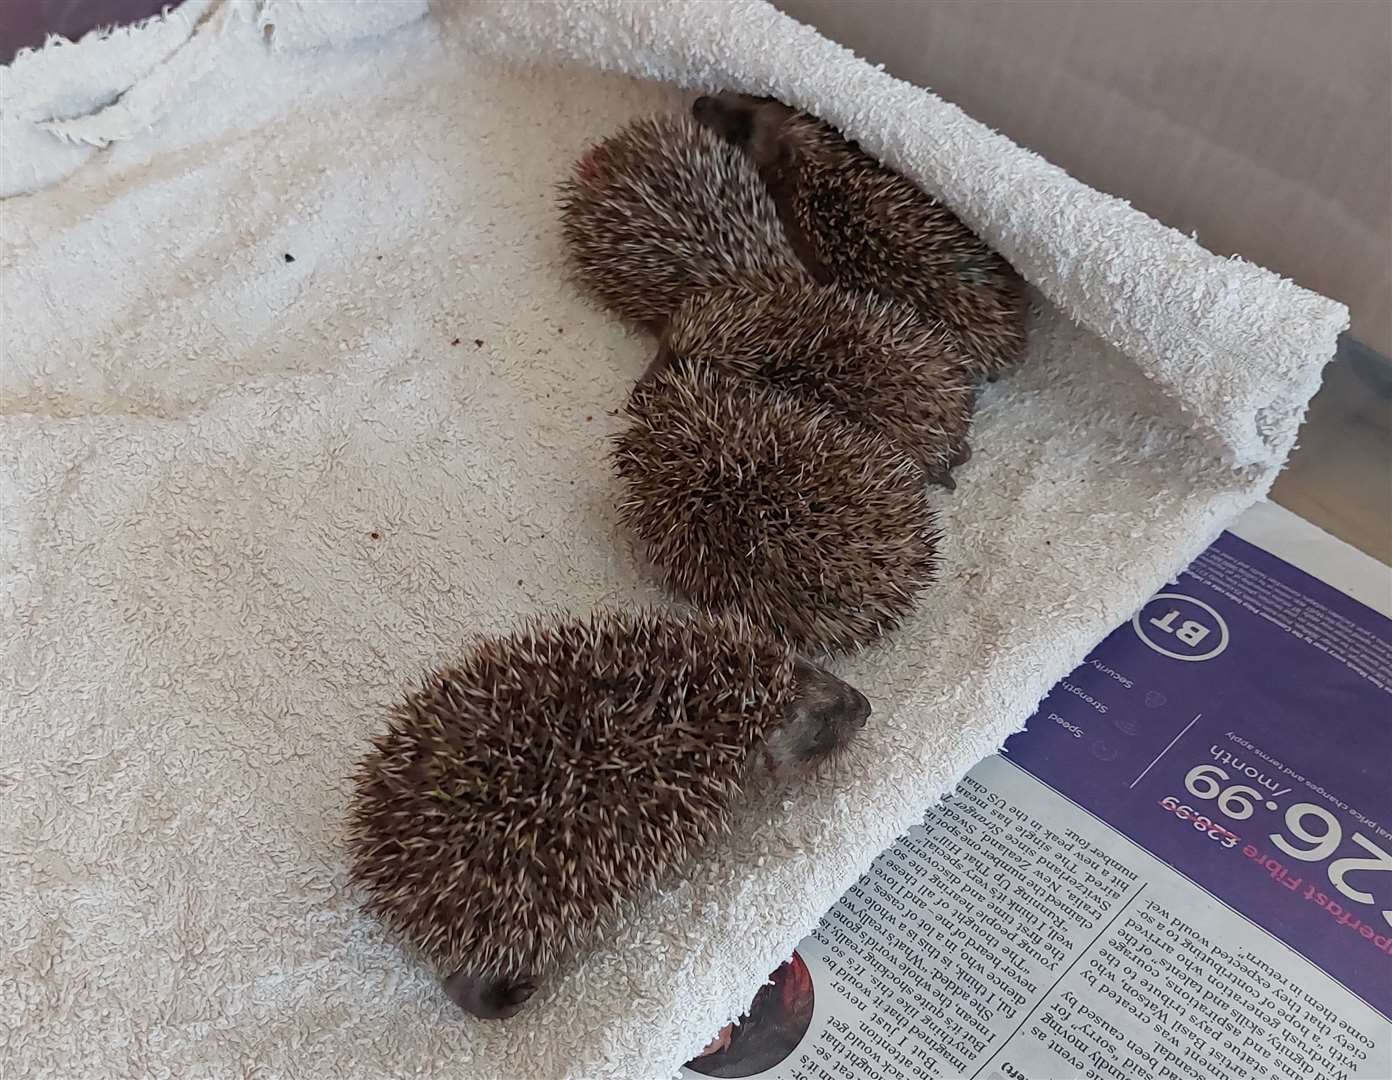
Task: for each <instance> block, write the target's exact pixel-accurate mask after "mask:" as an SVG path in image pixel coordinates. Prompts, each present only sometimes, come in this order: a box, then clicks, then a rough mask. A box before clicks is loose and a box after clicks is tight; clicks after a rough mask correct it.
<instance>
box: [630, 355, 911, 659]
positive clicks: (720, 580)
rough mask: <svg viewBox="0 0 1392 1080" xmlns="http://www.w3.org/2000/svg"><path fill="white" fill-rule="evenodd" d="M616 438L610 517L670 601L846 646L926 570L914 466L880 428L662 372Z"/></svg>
mask: <svg viewBox="0 0 1392 1080" xmlns="http://www.w3.org/2000/svg"><path fill="white" fill-rule="evenodd" d="M627 412H628V415H629V417H630V418H631V420H632V423H631V424H630V425H629V427H628V428H627V430H625V431H623V432H621V433H620V434H619V435H618V436H617V437H616V440H615V442H616V446H615V450H614V463H615V468H616V469H617V471H618V474H619V476H620V478H621V479H622V481H623V483H624V485H625V487H626V491H625V493H624V496H623V497H622V500H621V502H620V506H619V513H620V517H621V519H622V520H623V521H624V522H625V523H626V524H627V525H629V526H630V527H631V528H632V529H633V530H634V531H635V532H636V533H637V534H638V536H639V537H640V538H641V539H642V540H643V541H644V542H645V543H646V544H647V549H648V553H649V555H650V557H651V558H652V560H653V562H655V563H656V564H657V565H658V566H659V567H660V568H661V569H662V571H663V574H664V576H665V579H666V582H667V585H668V587H669V588H671V589H672V590H673V591H674V592H676V593H677V594H678V595H680V596H683V597H686V598H687V599H689V600H691V601H692V602H694V603H696V604H698V605H700V606H702V607H705V608H708V609H715V610H733V611H737V612H739V613H740V614H741V615H743V616H744V617H746V618H748V619H750V620H751V621H753V622H754V623H756V624H758V625H761V626H767V627H769V628H770V629H772V630H775V631H777V632H779V633H781V634H782V635H783V636H784V637H785V638H786V640H788V641H789V642H791V643H792V644H794V645H797V646H799V647H808V648H814V649H822V650H827V651H833V650H849V649H855V648H858V647H861V646H863V645H865V644H867V643H869V642H871V641H873V640H875V639H876V638H878V637H879V636H881V635H882V634H884V633H885V632H887V631H889V630H892V629H893V628H894V627H895V626H897V625H898V623H899V622H900V621H901V620H902V619H903V618H904V616H905V615H907V614H908V612H909V610H910V609H911V608H912V606H913V603H914V601H915V599H916V598H917V596H918V594H919V592H920V591H921V590H922V589H924V588H925V587H926V586H927V585H928V584H929V583H930V582H931V581H932V580H933V577H934V574H935V570H936V546H937V533H936V529H935V524H934V517H933V513H932V511H931V510H930V509H929V507H928V505H927V503H926V501H925V499H924V489H923V482H922V476H921V473H920V471H919V469H918V467H917V465H916V464H915V463H914V461H913V459H912V458H910V457H908V456H907V455H906V454H904V453H903V452H902V451H901V450H899V449H898V448H897V447H896V446H895V445H894V444H893V443H891V442H890V441H889V440H888V439H887V438H885V437H884V436H883V435H881V434H880V433H879V432H877V431H874V430H873V429H871V428H867V427H865V426H864V425H861V424H858V423H856V422H854V421H851V420H848V419H845V418H844V417H841V416H838V415H836V414H835V413H834V412H832V411H831V410H830V409H828V408H826V407H825V406H820V405H815V404H812V403H810V402H807V401H804V400H801V399H799V398H797V397H795V396H793V395H791V394H786V393H783V392H781V391H778V390H773V389H771V388H766V387H761V386H758V385H752V384H749V383H746V382H741V381H739V380H737V379H734V378H732V377H731V376H729V375H725V374H721V373H719V372H716V371H713V370H711V369H710V368H708V367H703V368H693V369H688V370H681V369H677V368H668V369H666V370H663V371H660V372H658V373H657V374H655V375H654V376H653V377H652V378H651V379H649V380H646V381H644V382H643V383H642V384H640V385H639V386H638V387H637V388H636V389H635V390H634V392H633V394H632V396H631V397H630V399H629V403H628V406H627Z"/></svg>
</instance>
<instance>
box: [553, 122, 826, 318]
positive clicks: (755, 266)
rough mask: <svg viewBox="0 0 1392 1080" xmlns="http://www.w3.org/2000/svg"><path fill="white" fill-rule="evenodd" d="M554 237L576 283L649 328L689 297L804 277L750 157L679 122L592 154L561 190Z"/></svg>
mask: <svg viewBox="0 0 1392 1080" xmlns="http://www.w3.org/2000/svg"><path fill="white" fill-rule="evenodd" d="M561 229H562V234H563V236H564V239H565V243H566V247H567V249H568V252H569V255H570V261H571V264H572V271H573V273H574V276H575V277H576V279H577V280H578V282H579V284H580V285H581V286H582V287H583V288H585V289H587V290H588V291H589V292H590V293H591V294H592V295H593V296H594V297H595V298H596V299H597V300H598V301H599V302H600V303H601V304H603V305H604V306H605V307H607V308H609V309H610V310H611V311H613V312H615V313H616V314H618V315H620V316H622V317H623V318H626V319H631V320H633V321H634V322H637V323H640V324H642V325H644V326H646V327H648V328H649V329H652V330H654V331H660V330H661V328H662V327H663V326H664V325H665V324H666V321H667V317H668V316H669V315H670V314H671V312H672V309H673V308H675V307H676V306H677V304H678V303H680V302H681V301H682V300H683V299H684V298H685V297H686V296H687V295H689V294H690V293H691V292H692V291H694V290H697V289H701V288H705V287H708V286H711V285H718V284H723V283H725V282H728V281H733V280H739V279H742V278H755V279H759V280H770V281H779V280H797V279H799V278H801V277H803V276H804V275H805V272H804V271H803V269H802V267H801V264H800V263H799V261H798V259H797V256H796V255H795V254H794V253H793V251H792V249H791V248H790V247H789V246H788V242H787V240H786V239H785V237H784V234H783V229H782V226H781V225H780V224H779V222H778V215H777V212H776V210H775V209H774V206H773V203H772V201H771V200H770V198H769V195H768V191H767V190H766V188H765V187H764V185H763V183H762V182H761V180H760V178H759V175H758V173H757V172H756V171H755V169H754V168H753V166H752V164H751V163H750V161H749V159H748V157H747V156H746V155H744V154H742V153H741V152H740V151H739V150H737V149H736V148H734V147H732V146H730V145H729V144H728V143H726V142H725V141H723V140H722V139H721V138H719V137H718V136H717V135H715V134H714V133H712V132H710V131H707V130H706V129H705V128H703V127H701V126H699V125H698V124H696V123H695V122H694V121H693V120H692V119H691V118H690V117H689V116H658V117H654V118H652V119H648V120H640V121H637V122H636V123H633V124H630V125H629V126H628V127H627V128H625V129H624V130H622V131H621V132H619V133H618V134H617V135H614V136H613V137H611V138H609V139H606V140H605V141H603V142H601V143H599V144H598V145H596V146H594V147H592V148H591V149H590V150H589V151H588V152H587V153H586V154H585V155H584V156H583V157H582V158H581V159H580V160H579V161H578V162H577V163H576V165H575V171H574V174H573V175H572V176H571V177H570V179H568V180H567V181H565V182H564V183H563V184H562V185H561Z"/></svg>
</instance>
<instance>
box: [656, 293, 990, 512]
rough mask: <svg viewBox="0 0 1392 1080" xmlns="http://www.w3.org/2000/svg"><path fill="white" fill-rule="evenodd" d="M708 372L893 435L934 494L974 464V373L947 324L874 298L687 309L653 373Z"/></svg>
mask: <svg viewBox="0 0 1392 1080" xmlns="http://www.w3.org/2000/svg"><path fill="white" fill-rule="evenodd" d="M669 363H670V364H676V365H677V366H681V367H685V366H690V365H709V366H710V367H713V368H715V369H717V370H719V371H723V372H726V373H727V374H730V375H734V376H737V377H739V378H742V379H747V380H752V381H754V382H759V383H763V384H765V385H768V386H773V387H775V388H777V389H779V390H784V391H787V392H790V393H793V394H796V395H798V396H800V397H803V398H806V399H809V400H812V401H816V402H818V403H820V404H823V405H826V406H829V407H830V408H831V409H833V410H834V411H835V412H837V413H840V414H841V415H843V416H848V417H850V418H852V419H854V420H858V421H860V422H861V423H863V424H865V425H866V426H868V427H873V428H876V429H877V430H879V431H880V432H882V433H883V434H884V435H886V436H888V437H889V438H890V439H891V440H892V441H893V442H894V443H895V444H897V445H898V446H899V447H900V448H901V449H902V450H904V451H906V452H907V453H908V454H909V455H910V456H911V457H913V458H914V459H915V460H916V461H917V462H918V463H919V464H920V465H921V466H922V468H923V471H924V473H925V475H926V477H927V478H928V479H929V480H930V481H932V482H933V483H938V484H943V485H945V486H947V487H954V486H955V484H954V483H953V481H952V477H951V470H952V468H953V467H954V466H956V465H959V464H961V463H962V462H963V461H965V460H966V459H967V457H968V455H969V454H970V450H969V449H968V446H967V431H968V428H969V427H970V425H971V417H972V410H973V409H974V408H975V406H976V384H975V379H974V378H973V376H972V373H971V371H970V370H969V369H968V367H967V366H966V364H965V363H964V362H963V360H962V358H961V356H960V354H959V353H957V351H956V350H955V349H954V348H953V347H952V345H951V343H950V340H949V338H948V336H947V334H946V332H945V330H944V329H943V327H942V324H941V323H937V322H931V323H930V322H929V321H928V320H926V319H923V318H920V317H919V316H918V314H917V313H916V312H915V311H914V310H913V309H912V308H910V307H908V306H907V305H904V304H900V303H896V302H895V301H892V300H888V299H885V298H883V297H879V296H875V295H873V294H871V293H851V292H847V291H846V290H844V289H838V288H835V287H827V286H821V285H816V284H814V283H812V282H796V283H792V284H788V285H779V286H776V287H774V288H768V289H756V288H751V287H750V286H747V285H728V286H725V287H723V288H715V289H709V290H706V291H705V292H701V293H697V294H696V295H694V296H692V297H690V298H689V299H687V300H686V301H685V302H684V303H683V304H682V305H681V306H680V307H678V308H677V310H676V312H675V313H674V314H673V316H672V321H671V323H669V324H668V327H667V332H666V334H665V335H664V336H663V339H662V344H661V346H660V347H659V351H658V357H657V360H656V361H655V365H654V366H655V367H661V366H663V365H664V364H669Z"/></svg>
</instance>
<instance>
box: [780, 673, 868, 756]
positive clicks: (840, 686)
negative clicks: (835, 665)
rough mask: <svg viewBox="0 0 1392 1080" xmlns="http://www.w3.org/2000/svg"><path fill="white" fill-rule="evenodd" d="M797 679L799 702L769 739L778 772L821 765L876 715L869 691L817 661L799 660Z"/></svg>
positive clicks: (796, 700)
mask: <svg viewBox="0 0 1392 1080" xmlns="http://www.w3.org/2000/svg"><path fill="white" fill-rule="evenodd" d="M793 677H794V680H795V688H794V697H793V700H792V701H791V702H790V703H789V704H788V706H787V708H786V709H785V710H784V714H783V716H784V719H783V725H782V726H781V727H780V728H779V729H778V730H777V731H776V732H774V733H773V734H772V735H771V736H770V737H769V742H768V756H769V763H770V766H771V768H772V770H773V772H774V773H775V774H778V775H787V774H789V773H793V772H800V771H805V770H807V769H809V768H812V769H815V768H816V767H817V766H818V765H820V764H822V763H823V762H824V761H827V760H828V759H830V758H833V757H835V756H836V755H837V754H840V753H841V752H842V751H843V750H845V749H846V748H847V747H848V746H849V745H850V744H851V741H852V740H853V739H854V738H855V735H856V732H858V731H860V730H861V728H863V727H865V721H866V720H867V719H868V718H869V716H870V702H869V701H868V700H866V697H865V695H864V694H862V693H861V692H860V691H859V690H856V689H855V688H854V687H852V686H849V685H847V684H846V683H844V682H842V681H841V680H840V679H838V678H837V677H836V676H835V675H833V674H831V673H830V672H828V671H823V670H822V669H821V668H819V667H817V665H815V664H811V663H808V662H807V661H806V660H803V659H801V658H798V659H796V660H795V662H794V666H793Z"/></svg>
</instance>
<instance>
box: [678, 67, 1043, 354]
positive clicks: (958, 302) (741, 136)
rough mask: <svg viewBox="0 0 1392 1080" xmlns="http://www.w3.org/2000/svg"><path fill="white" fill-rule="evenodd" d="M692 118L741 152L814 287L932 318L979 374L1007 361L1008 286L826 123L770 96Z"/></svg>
mask: <svg viewBox="0 0 1392 1080" xmlns="http://www.w3.org/2000/svg"><path fill="white" fill-rule="evenodd" d="M692 112H693V115H694V116H695V117H696V119H697V120H698V121H699V122H700V123H701V124H703V125H705V126H707V127H709V128H711V129H712V130H713V131H716V132H718V133H719V134H721V135H723V136H724V137H725V138H726V139H727V140H729V141H730V142H731V143H732V144H733V145H736V146H740V147H743V148H745V149H746V150H747V152H748V153H749V155H750V157H751V159H752V160H753V162H754V164H755V165H756V166H757V167H758V169H759V173H760V175H761V176H762V177H763V178H764V182H765V183H766V184H767V185H768V189H769V192H770V193H771V194H772V195H773V201H774V203H775V204H776V206H777V208H778V215H779V218H780V220H781V221H782V222H783V226H784V228H785V230H786V231H787V235H788V240H789V242H790V243H791V244H792V246H793V248H794V250H796V251H797V253H798V256H799V257H800V258H801V260H802V262H803V265H804V266H806V268H807V270H808V272H809V273H811V274H812V276H813V277H814V278H816V279H817V280H818V281H820V282H823V283H830V282H835V283H836V284H838V285H841V286H843V287H846V288H851V289H870V290H872V291H874V292H878V293H881V294H883V295H887V296H894V297H898V298H900V299H903V300H907V301H908V302H909V303H911V304H913V305H914V306H915V307H916V308H918V309H919V310H920V311H923V312H926V313H929V314H932V315H935V316H937V317H938V318H940V319H942V320H943V321H944V322H945V323H947V325H948V327H949V328H950V329H951V330H952V332H953V333H954V334H955V335H956V337H957V339H958V340H959V342H960V344H961V346H962V348H963V350H964V353H965V355H966V356H967V358H968V359H969V360H970V361H971V363H972V365H973V366H974V368H975V370H976V373H977V374H978V375H980V376H983V377H986V378H995V377H996V376H997V375H999V374H1000V373H1001V372H1003V371H1004V370H1005V369H1006V368H1008V367H1010V366H1011V365H1012V364H1013V363H1015V362H1016V361H1017V360H1018V359H1019V357H1020V354H1021V353H1022V351H1023V349H1024V342H1025V299H1024V290H1023V287H1022V285H1021V282H1020V279H1019V277H1017V276H1016V274H1015V272H1014V270H1012V269H1011V267H1010V264H1009V263H1007V262H1006V261H1005V260H1004V259H1003V258H1001V257H1000V256H999V255H998V254H996V253H995V252H994V251H992V250H991V249H990V248H989V247H987V246H986V244H985V243H984V242H983V241H982V240H981V239H980V238H979V237H978V236H976V234H975V233H973V232H972V231H971V230H970V229H968V228H967V227H966V226H965V225H964V224H962V222H961V221H959V220H958V219H957V217H956V215H955V214H953V213H952V211H951V210H949V209H948V208H947V207H946V206H944V205H943V204H942V203H940V202H939V201H938V200H937V199H935V198H933V197H932V196H930V195H927V194H926V193H924V192H923V191H921V190H920V189H919V188H918V187H916V186H915V185H914V184H913V183H911V182H910V181H909V180H908V179H906V178H905V177H903V176H900V175H899V174H898V173H897V172H894V171H893V170H892V169H889V168H887V167H885V166H884V165H882V164H880V162H878V161H876V160H875V159H874V158H873V157H871V156H870V155H869V154H867V153H866V152H865V151H864V150H862V149H860V147H859V145H857V144H856V143H854V142H851V141H849V140H847V139H846V138H845V137H843V136H842V135H841V134H840V132H838V131H837V130H836V129H835V128H833V127H831V125H829V124H826V123H824V122H823V121H821V120H819V119H817V118H816V117H815V116H812V115H810V114H808V113H805V112H798V111H796V110H794V109H791V108H789V107H788V106H787V105H784V104H782V103H781V102H778V101H774V100H773V99H771V98H756V97H749V96H747V95H743V94H719V95H716V96H714V97H702V98H698V99H697V100H696V103H695V104H694V105H693V106H692Z"/></svg>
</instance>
